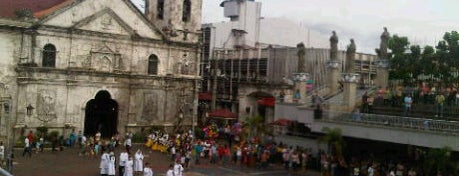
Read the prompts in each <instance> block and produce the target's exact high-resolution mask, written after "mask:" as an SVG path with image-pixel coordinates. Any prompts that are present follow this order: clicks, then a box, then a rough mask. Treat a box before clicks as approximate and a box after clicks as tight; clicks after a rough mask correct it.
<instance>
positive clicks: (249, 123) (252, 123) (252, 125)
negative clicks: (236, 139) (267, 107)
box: [243, 116, 271, 139]
mask: <svg viewBox="0 0 459 176" xmlns="http://www.w3.org/2000/svg"><path fill="white" fill-rule="evenodd" d="M243 123H244V124H243V128H244V133H245V134H244V135H243V136H244V138H245V139H247V138H252V137H257V138H259V139H262V138H263V137H264V136H265V135H266V134H270V133H271V131H270V129H269V128H268V126H267V125H266V124H265V119H264V118H263V117H262V116H255V117H247V118H245V120H244V122H243Z"/></svg>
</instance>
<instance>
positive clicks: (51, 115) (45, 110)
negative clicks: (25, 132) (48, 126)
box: [37, 89, 57, 123]
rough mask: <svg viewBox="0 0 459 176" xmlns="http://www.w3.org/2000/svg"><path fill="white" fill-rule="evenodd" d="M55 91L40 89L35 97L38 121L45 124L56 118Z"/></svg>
mask: <svg viewBox="0 0 459 176" xmlns="http://www.w3.org/2000/svg"><path fill="white" fill-rule="evenodd" d="M56 95H57V94H56V90H52V89H41V90H39V91H38V97H37V101H38V102H37V113H38V117H37V118H38V120H40V121H41V122H43V123H47V122H50V121H52V120H53V119H55V118H56V109H55V108H56V97H57V96H56Z"/></svg>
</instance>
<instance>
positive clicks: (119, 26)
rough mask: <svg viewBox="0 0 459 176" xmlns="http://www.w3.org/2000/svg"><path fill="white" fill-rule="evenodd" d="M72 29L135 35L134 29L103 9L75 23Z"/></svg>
mask: <svg viewBox="0 0 459 176" xmlns="http://www.w3.org/2000/svg"><path fill="white" fill-rule="evenodd" d="M72 28H73V29H81V30H87V31H94V32H101V33H110V34H119V35H134V34H135V31H134V29H132V28H131V27H130V26H129V25H128V24H126V23H125V22H124V21H123V20H122V19H121V18H120V17H119V16H118V15H116V13H115V12H113V11H112V10H111V9H104V10H102V11H100V12H97V13H95V14H94V15H91V16H89V17H87V18H85V19H83V20H81V21H79V22H77V23H75V25H73V26H72Z"/></svg>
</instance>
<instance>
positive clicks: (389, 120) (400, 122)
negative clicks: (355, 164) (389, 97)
mask: <svg viewBox="0 0 459 176" xmlns="http://www.w3.org/2000/svg"><path fill="white" fill-rule="evenodd" d="M326 117H328V118H326V119H324V120H328V121H336V122H352V123H360V124H367V125H378V126H389V127H398V128H406V129H415V130H422V131H433V132H445V133H451V134H458V135H459V122H458V121H446V120H435V119H426V118H414V117H401V116H389V115H379V114H365V113H358V112H354V113H347V112H328V115H327V116H326Z"/></svg>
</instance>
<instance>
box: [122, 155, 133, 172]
mask: <svg viewBox="0 0 459 176" xmlns="http://www.w3.org/2000/svg"><path fill="white" fill-rule="evenodd" d="M133 167H134V161H132V156H130V157H129V160H127V161H126V164H125V165H124V175H123V176H133V175H134V168H133Z"/></svg>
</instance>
